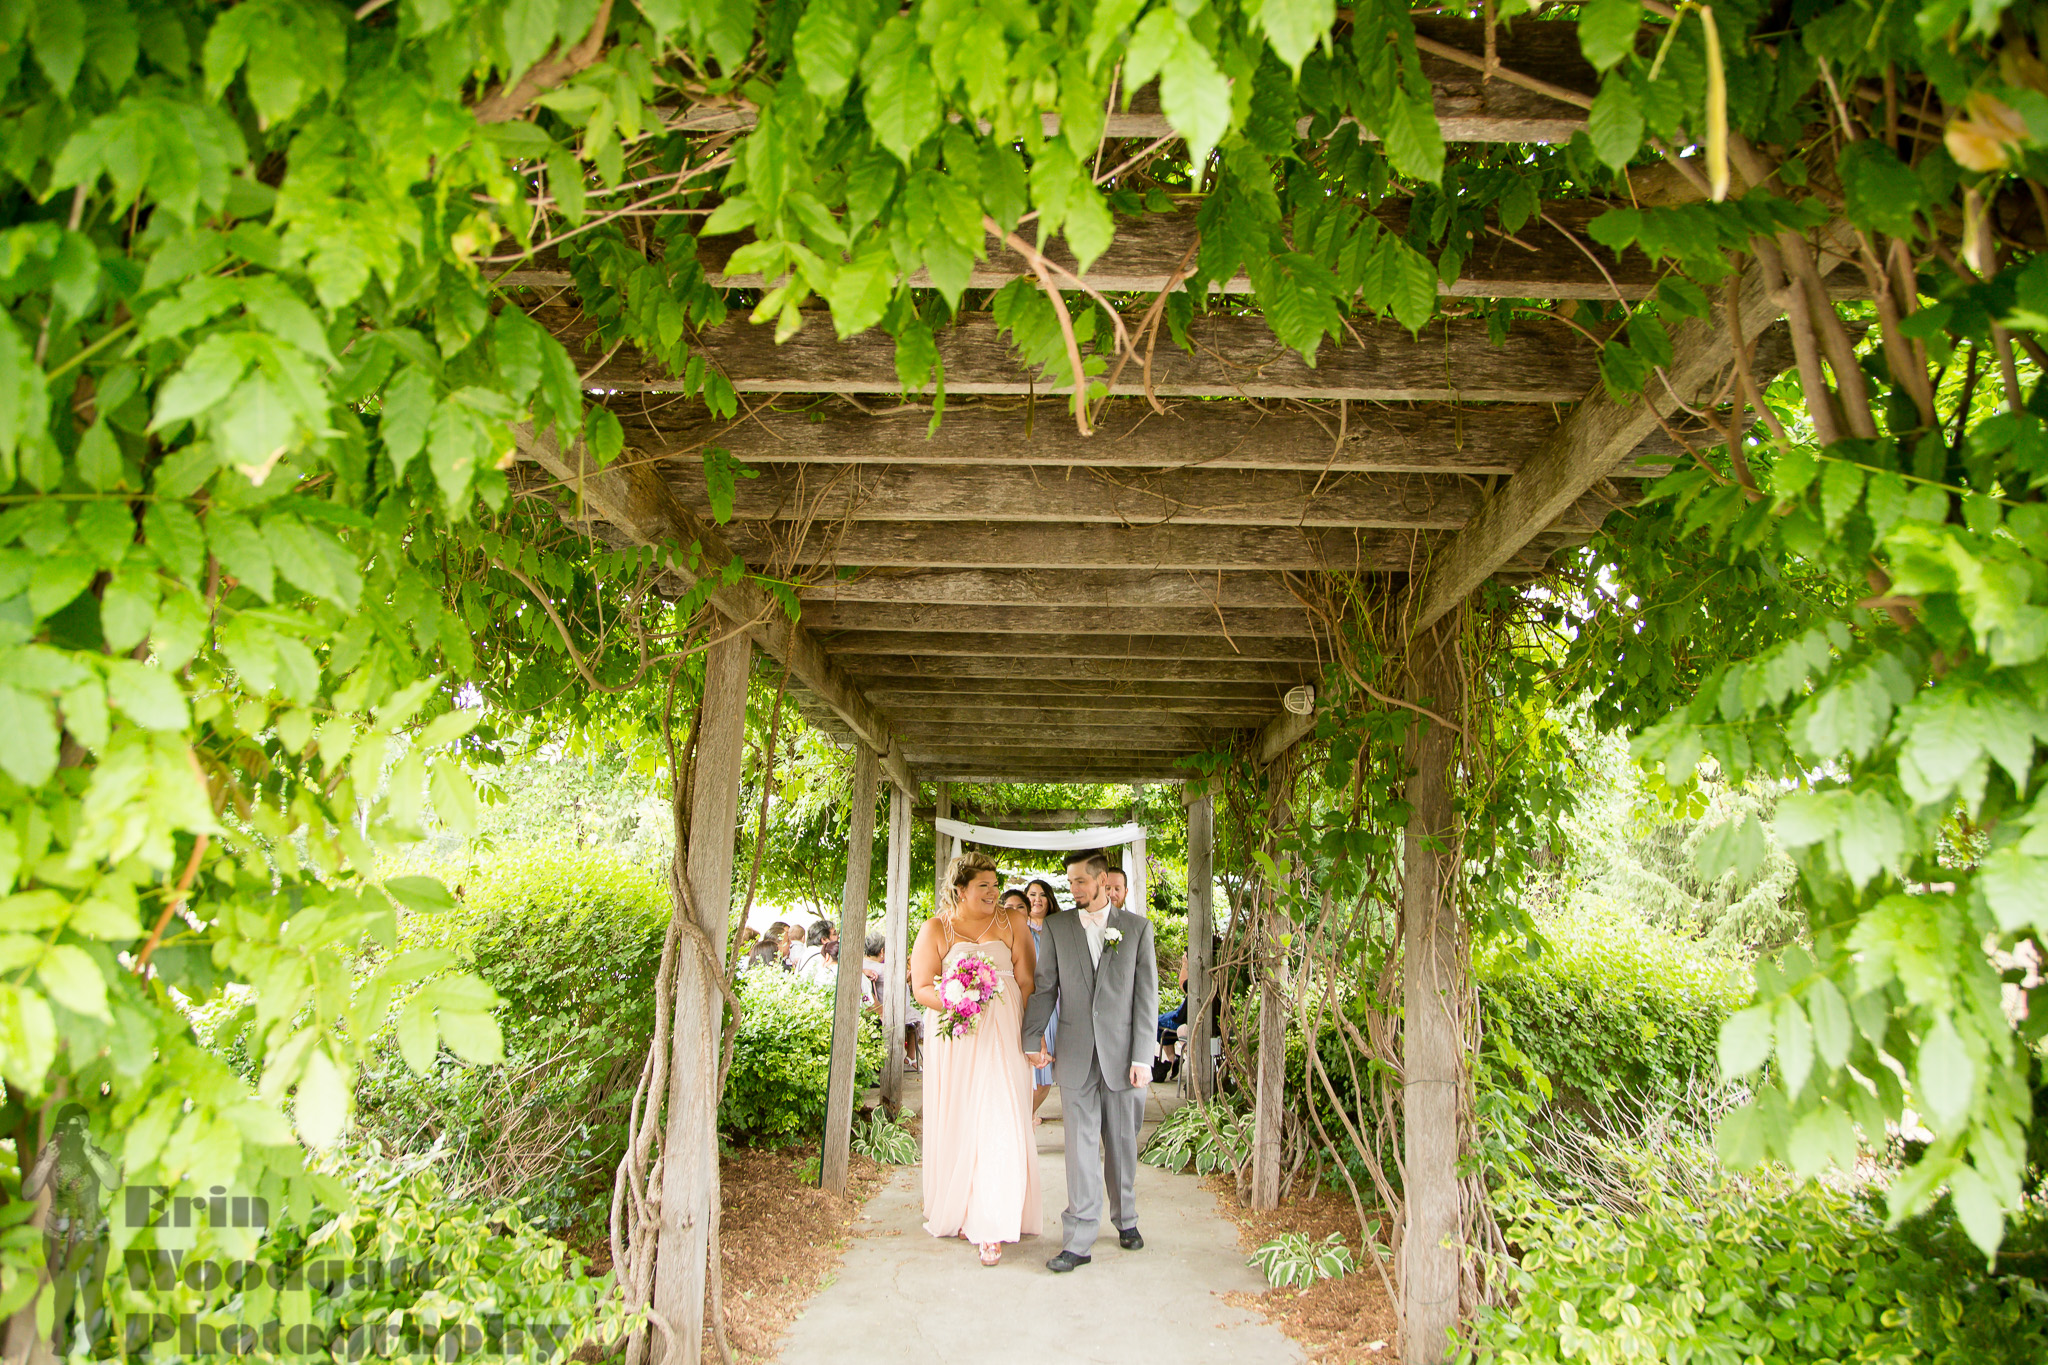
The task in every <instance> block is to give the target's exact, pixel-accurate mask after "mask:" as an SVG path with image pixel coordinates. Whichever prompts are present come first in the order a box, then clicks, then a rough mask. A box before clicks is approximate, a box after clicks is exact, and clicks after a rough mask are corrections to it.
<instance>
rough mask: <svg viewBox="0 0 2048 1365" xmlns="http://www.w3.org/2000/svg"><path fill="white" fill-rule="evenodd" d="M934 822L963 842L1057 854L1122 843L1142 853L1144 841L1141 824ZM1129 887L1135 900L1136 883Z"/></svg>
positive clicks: (940, 820)
mask: <svg viewBox="0 0 2048 1365" xmlns="http://www.w3.org/2000/svg"><path fill="white" fill-rule="evenodd" d="M933 823H934V824H936V825H937V826H938V828H939V833H941V834H946V835H951V836H952V837H953V838H955V839H958V840H960V841H961V842H962V843H968V844H983V845H986V846H988V847H990V848H1029V849H1036V850H1039V851H1040V852H1046V853H1060V852H1066V851H1068V850H1071V849H1076V848H1110V847H1113V846H1116V845H1122V844H1136V845H1138V846H1139V851H1140V852H1142V851H1143V848H1144V842H1145V827H1144V826H1143V825H1117V826H1114V827H1113V828H1109V829H1070V830H1059V829H1049V830H1036V829H1034V830H1019V829H990V828H989V827H988V826H986V825H970V824H966V823H964V822H962V821H959V820H948V819H944V818H941V819H939V820H936V821H934V822H933ZM1126 875H1128V874H1126ZM1131 890H1132V893H1133V899H1135V898H1136V892H1137V886H1136V884H1135V883H1134V884H1133V885H1132V888H1131Z"/></svg>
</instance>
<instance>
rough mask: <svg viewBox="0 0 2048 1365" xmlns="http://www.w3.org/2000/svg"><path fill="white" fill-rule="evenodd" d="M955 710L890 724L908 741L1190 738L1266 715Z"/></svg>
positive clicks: (933, 709) (905, 713) (908, 712)
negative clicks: (1009, 736) (1056, 734)
mask: <svg viewBox="0 0 2048 1365" xmlns="http://www.w3.org/2000/svg"><path fill="white" fill-rule="evenodd" d="M959 700H960V703H961V704H958V705H953V706H929V707H924V708H913V707H891V708H889V718H890V719H891V720H892V721H894V722H895V723H896V725H897V726H899V727H900V728H901V730H902V732H903V734H904V735H905V737H906V738H905V739H904V743H906V744H908V743H909V742H910V740H909V738H908V736H911V735H915V734H920V733H928V732H929V731H930V730H931V729H932V727H934V726H948V725H958V726H964V727H967V728H968V729H970V730H972V731H973V732H975V733H981V732H982V731H983V730H984V729H987V728H993V729H997V730H1004V731H1008V730H1022V729H1029V728H1031V727H1033V726H1036V727H1039V728H1041V729H1047V730H1053V729H1057V730H1062V731H1071V730H1101V731H1105V732H1109V733H1114V732H1117V731H1122V730H1127V729H1129V728H1131V727H1132V726H1142V727H1146V728H1148V729H1150V730H1156V731H1164V730H1173V729H1179V730H1184V731H1186V732H1187V733H1189V734H1191V735H1192V734H1202V733H1213V732H1215V731H1217V730H1241V729H1244V728H1245V727H1246V726H1247V725H1252V724H1256V723H1257V722H1258V721H1260V720H1263V719H1264V718H1265V713H1263V712H1259V711H1254V710H1249V709H1247V710H1245V711H1240V712H1237V713H1235V714H1230V713H1216V712H1208V713H1200V714H1189V713H1187V712H1176V711H1161V710H1158V709H1155V708H1153V707H1149V706H1137V705H1128V704H1127V705H1126V706H1124V707H1122V708H1120V709H1117V710H1100V709H1090V708H1088V707H1072V706H1070V707H1060V706H1036V707H1016V708H1012V709H1002V708H991V707H987V706H983V705H982V704H981V703H980V701H979V700H978V699H972V698H965V697H963V698H960V699H959Z"/></svg>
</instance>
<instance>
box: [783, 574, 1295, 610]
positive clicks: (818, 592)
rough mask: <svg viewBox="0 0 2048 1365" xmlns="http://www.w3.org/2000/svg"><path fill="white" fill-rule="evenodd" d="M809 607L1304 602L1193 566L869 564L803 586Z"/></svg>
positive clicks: (1268, 579) (1275, 588) (1276, 577)
mask: <svg viewBox="0 0 2048 1365" xmlns="http://www.w3.org/2000/svg"><path fill="white" fill-rule="evenodd" d="M798 596H799V597H801V598H802V600H803V603H804V609H805V610H806V611H809V610H810V609H811V607H812V606H813V605H814V604H817V603H831V602H929V603H934V604H938V605H942V606H958V607H981V606H1026V607H1199V608H1202V609H1204V610H1208V609H1211V608H1218V607H1221V608H1236V607H1293V608H1299V607H1300V606H1301V599H1300V598H1299V597H1298V596H1296V595H1295V591H1294V589H1293V588H1291V587H1289V586H1288V584H1287V580H1286V578H1285V577H1284V576H1283V575H1281V574H1278V573H1259V572H1250V573H1228V572H1218V571H1214V570H1211V571H1207V572H1197V571H1195V570H1192V569H1190V570H1167V571H1152V570H1146V569H1136V570H1124V571H1085V570H1084V571H1079V572H1076V571H1073V570H1066V571H1061V572H1052V571H1049V570H1034V569H1016V568H1007V569H981V568H973V569H869V570H867V571H865V572H863V573H861V574H860V575H859V576H858V577H854V578H840V579H829V580H826V581H824V582H819V583H812V584H809V585H807V586H805V587H804V588H802V589H801V590H800V591H799V593H798Z"/></svg>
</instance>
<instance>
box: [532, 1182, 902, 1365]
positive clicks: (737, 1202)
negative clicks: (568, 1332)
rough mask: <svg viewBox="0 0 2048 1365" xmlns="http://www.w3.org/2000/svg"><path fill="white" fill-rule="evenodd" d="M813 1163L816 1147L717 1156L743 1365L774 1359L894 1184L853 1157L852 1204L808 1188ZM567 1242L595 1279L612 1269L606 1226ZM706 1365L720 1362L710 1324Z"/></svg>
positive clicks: (728, 1282) (728, 1307) (730, 1334)
mask: <svg viewBox="0 0 2048 1365" xmlns="http://www.w3.org/2000/svg"><path fill="white" fill-rule="evenodd" d="M816 1160H817V1152H816V1151H815V1150H814V1149H799V1148H791V1149H788V1150H786V1151H756V1150H754V1149H751V1148H745V1149H739V1150H734V1151H728V1152H727V1153H725V1154H724V1155H723V1156H722V1157H720V1159H719V1163H718V1175H719V1188H720V1202H719V1208H720V1213H719V1220H720V1222H719V1253H720V1254H719V1265H720V1266H721V1267H722V1268H723V1269H724V1272H725V1323H726V1335H727V1339H728V1340H729V1341H730V1342H731V1343H732V1351H733V1358H734V1360H735V1361H736V1362H738V1365H764V1363H765V1362H768V1361H772V1360H774V1359H775V1356H776V1352H777V1351H778V1349H779V1348H780V1346H781V1342H782V1336H783V1333H784V1331H785V1330H786V1329H787V1328H788V1326H789V1324H790V1323H791V1322H793V1321H795V1320H796V1316H797V1314H798V1313H800V1312H802V1311H803V1306H804V1305H805V1304H806V1303H808V1302H809V1301H810V1298H811V1296H812V1295H813V1294H815V1293H817V1292H818V1291H819V1290H820V1289H822V1288H824V1287H825V1285H826V1284H827V1283H829V1282H830V1280H831V1278H832V1272H833V1271H834V1270H835V1269H836V1268H837V1267H838V1265H839V1257H840V1254H841V1253H842V1252H843V1251H845V1250H846V1241H847V1229H848V1228H850V1227H851V1226H852V1225H853V1222H854V1220H855V1219H856V1218H858V1217H859V1216H860V1211H861V1209H862V1207H863V1206H865V1205H866V1204H867V1201H868V1199H869V1198H870V1197H871V1196H872V1195H873V1194H874V1192H875V1190H876V1189H877V1188H879V1187H880V1186H881V1184H882V1182H883V1181H884V1180H885V1179H887V1177H888V1171H889V1168H888V1167H887V1166H884V1165H882V1164H881V1163H879V1162H875V1161H870V1160H868V1159H867V1158H866V1157H864V1156H862V1155H860V1154H859V1153H858V1152H856V1153H854V1155H853V1165H852V1168H851V1171H850V1178H849V1180H848V1185H849V1189H848V1197H847V1198H845V1199H835V1198H834V1197H833V1196H831V1195H829V1194H827V1193H825V1192H824V1191H823V1190H821V1189H819V1188H818V1187H817V1186H816V1185H813V1184H806V1183H805V1182H804V1179H803V1173H804V1170H805V1168H806V1167H808V1166H812V1165H813V1163H815V1162H816ZM813 1178H814V1179H815V1176H813ZM569 1240H570V1244H571V1245H572V1246H574V1247H575V1249H576V1250H577V1251H579V1252H581V1253H583V1254H584V1255H585V1256H588V1257H590V1261H591V1265H590V1273H591V1274H592V1275H602V1274H604V1273H605V1271H607V1270H608V1269H610V1268H611V1250H610V1247H609V1246H608V1245H607V1242H606V1239H605V1235H604V1232H603V1230H602V1229H597V1230H594V1231H592V1232H590V1233H589V1234H587V1235H585V1236H580V1237H579V1236H574V1235H572V1236H571V1237H570V1239H569ZM576 1358H577V1359H578V1360H581V1361H596V1360H600V1359H602V1358H603V1357H602V1355H601V1354H600V1348H599V1347H597V1346H596V1345H595V1344H588V1345H586V1346H585V1347H584V1348H583V1349H582V1350H581V1351H579V1352H577V1354H576ZM704 1359H705V1360H707V1361H716V1360H717V1359H718V1347H717V1345H716V1343H715V1342H714V1341H713V1340H712V1336H711V1331H710V1329H709V1327H708V1326H707V1327H706V1329H705V1332H704Z"/></svg>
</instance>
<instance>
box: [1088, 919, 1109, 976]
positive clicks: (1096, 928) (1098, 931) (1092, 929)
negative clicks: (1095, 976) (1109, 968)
mask: <svg viewBox="0 0 2048 1365" xmlns="http://www.w3.org/2000/svg"><path fill="white" fill-rule="evenodd" d="M1081 927H1082V929H1084V930H1086V931H1087V934H1088V960H1089V961H1090V962H1093V963H1094V964H1095V965H1096V966H1098V967H1100V966H1101V965H1102V934H1103V931H1104V930H1105V929H1107V928H1108V927H1109V907H1108V906H1107V905H1105V906H1103V907H1102V908H1101V909H1100V910H1083V911H1081Z"/></svg>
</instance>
